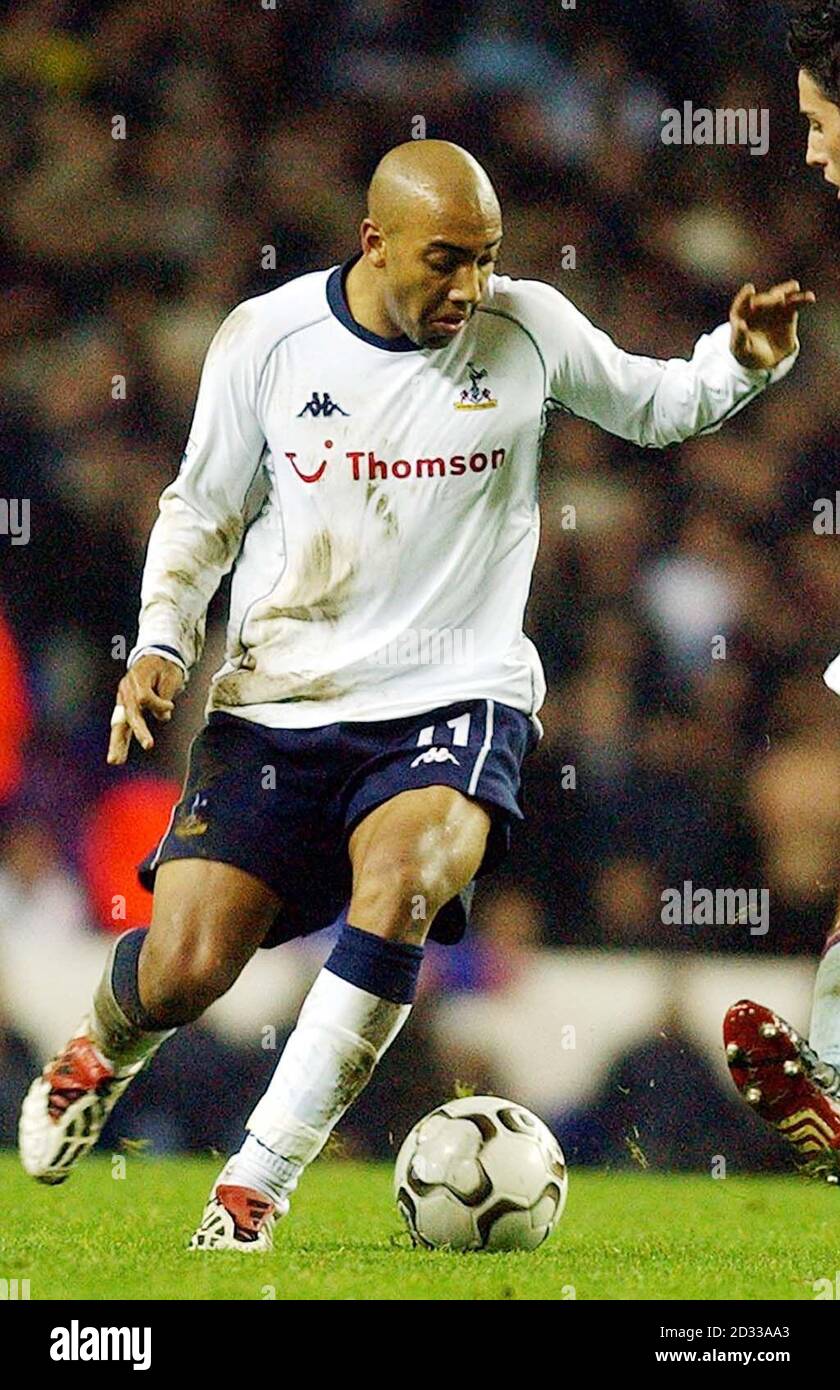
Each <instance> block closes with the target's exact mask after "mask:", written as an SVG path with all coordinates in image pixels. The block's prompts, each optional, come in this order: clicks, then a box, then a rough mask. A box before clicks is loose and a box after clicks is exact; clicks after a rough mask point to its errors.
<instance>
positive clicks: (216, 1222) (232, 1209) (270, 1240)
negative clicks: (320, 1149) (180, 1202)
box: [189, 1159, 289, 1255]
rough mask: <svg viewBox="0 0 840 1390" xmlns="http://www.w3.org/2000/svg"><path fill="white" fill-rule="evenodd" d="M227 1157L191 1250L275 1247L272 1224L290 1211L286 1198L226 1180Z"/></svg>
mask: <svg viewBox="0 0 840 1390" xmlns="http://www.w3.org/2000/svg"><path fill="white" fill-rule="evenodd" d="M232 1163H233V1160H232V1159H229V1160H228V1162H227V1163H226V1164H225V1166H224V1168H223V1169H222V1171H221V1173H220V1174H219V1176H218V1177H217V1179H216V1181H215V1182H214V1184H213V1186H212V1188H211V1190H210V1196H209V1198H208V1200H207V1205H206V1206H205V1208H204V1215H203V1216H202V1218H201V1224H200V1226H199V1227H198V1229H197V1230H196V1232H195V1233H194V1235H193V1237H192V1239H191V1241H190V1244H189V1249H190V1250H241V1251H242V1252H243V1253H245V1254H248V1255H264V1254H266V1253H267V1252H268V1251H269V1250H271V1249H272V1248H273V1246H274V1224H275V1222H276V1220H277V1218H278V1217H279V1216H285V1215H286V1213H287V1212H288V1210H289V1202H288V1200H287V1199H286V1198H283V1199H282V1201H280V1202H279V1203H278V1202H274V1201H272V1200H271V1198H270V1197H266V1195H265V1193H263V1192H258V1191H257V1190H256V1188H254V1187H239V1186H238V1185H237V1184H235V1183H229V1182H228V1181H227V1178H228V1174H229V1170H230V1168H231V1166H232Z"/></svg>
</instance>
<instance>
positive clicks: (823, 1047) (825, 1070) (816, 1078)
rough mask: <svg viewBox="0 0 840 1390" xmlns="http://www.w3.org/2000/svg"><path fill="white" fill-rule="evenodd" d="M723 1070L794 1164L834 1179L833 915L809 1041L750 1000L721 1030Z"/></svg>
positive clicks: (837, 1044) (839, 1084)
mask: <svg viewBox="0 0 840 1390" xmlns="http://www.w3.org/2000/svg"><path fill="white" fill-rule="evenodd" d="M723 1037H724V1043H725V1045H726V1058H727V1061H728V1063H729V1070H730V1072H731V1075H732V1079H733V1081H734V1082H735V1085H736V1086H737V1088H738V1090H739V1091H740V1093H741V1095H742V1096H743V1097H744V1100H745V1101H746V1102H747V1104H748V1105H750V1106H752V1108H753V1109H754V1110H755V1111H756V1112H757V1114H759V1115H761V1117H762V1119H765V1120H767V1121H768V1123H769V1124H771V1125H773V1126H774V1128H775V1129H777V1130H778V1131H779V1133H780V1134H782V1135H783V1136H784V1137H785V1138H786V1139H787V1140H789V1142H790V1144H791V1145H792V1147H793V1149H794V1151H795V1153H796V1154H797V1156H798V1158H799V1159H800V1161H801V1162H802V1163H803V1164H804V1165H805V1166H806V1167H808V1168H809V1169H810V1170H811V1171H813V1172H816V1173H821V1174H824V1175H825V1176H826V1177H828V1178H830V1179H831V1180H832V1181H833V1182H836V1181H837V1180H838V1177H840V1069H838V1068H840V916H839V917H838V918H837V919H835V922H834V925H833V927H832V929H831V931H830V933H829V935H828V940H827V941H826V945H825V950H824V951H823V956H822V960H821V961H820V965H819V969H818V970H817V979H816V984H815V987H814V1004H813V1012H812V1015H811V1036H810V1040H809V1041H808V1042H806V1041H805V1039H804V1038H802V1037H800V1035H799V1034H798V1033H797V1032H796V1030H795V1029H794V1028H792V1027H791V1026H790V1024H789V1023H786V1022H785V1021H784V1019H783V1018H780V1017H779V1015H778V1014H776V1013H774V1012H773V1011H772V1010H771V1009H768V1008H766V1007H765V1006H764V1005H763V1004H756V1003H754V1002H753V1001H752V1000H751V999H742V1000H740V1001H739V1003H737V1004H733V1006H732V1008H731V1009H729V1010H728V1012H727V1014H726V1018H725V1019H724V1024H723Z"/></svg>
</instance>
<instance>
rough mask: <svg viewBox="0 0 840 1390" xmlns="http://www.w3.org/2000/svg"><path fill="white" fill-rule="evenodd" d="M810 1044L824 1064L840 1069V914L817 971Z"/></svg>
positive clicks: (829, 935)
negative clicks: (828, 1063) (829, 1063)
mask: <svg viewBox="0 0 840 1390" xmlns="http://www.w3.org/2000/svg"><path fill="white" fill-rule="evenodd" d="M810 1042H811V1046H812V1048H813V1049H814V1051H815V1052H816V1053H817V1055H818V1056H819V1057H820V1059H821V1060H822V1061H823V1062H831V1063H832V1065H833V1066H835V1067H840V911H838V913H837V916H836V917H835V919H834V923H833V925H832V928H831V931H830V932H829V934H828V937H827V939H826V943H825V947H824V948H823V953H822V957H821V959H820V963H819V967H818V969H817V978H816V981H815V983H814V1003H813V1009H812V1012H811V1036H810Z"/></svg>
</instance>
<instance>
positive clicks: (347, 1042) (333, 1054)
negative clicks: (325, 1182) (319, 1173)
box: [226, 969, 411, 1201]
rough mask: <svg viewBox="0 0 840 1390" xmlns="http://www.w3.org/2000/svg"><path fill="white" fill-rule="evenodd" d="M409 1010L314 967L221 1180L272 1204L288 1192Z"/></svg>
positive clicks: (404, 1019)
mask: <svg viewBox="0 0 840 1390" xmlns="http://www.w3.org/2000/svg"><path fill="white" fill-rule="evenodd" d="M410 1012H411V1005H410V1004H394V1003H392V1002H391V1000H390V999H378V998H377V997H376V995H373V994H368V992H367V990H364V989H359V988H358V986H357V985H351V984H349V983H348V981H347V980H342V979H341V978H340V976H338V975H334V974H333V973H332V971H330V970H326V969H324V970H322V971H321V972H320V974H319V975H318V978H317V979H316V981H315V983H314V985H313V986H312V988H311V990H310V991H309V994H308V995H307V996H306V999H305V1000H304V1004H303V1008H302V1009H301V1011H300V1016H299V1018H298V1022H297V1027H296V1028H295V1031H294V1032H293V1033H292V1035H291V1037H290V1038H289V1040H288V1042H287V1043H286V1046H285V1048H284V1049H283V1053H282V1056H281V1058H280V1061H279V1062H278V1063H277V1067H276V1069H275V1072H274V1075H273V1077H272V1078H271V1081H270V1082H269V1085H268V1089H267V1090H266V1092H265V1094H264V1095H263V1097H262V1099H261V1100H260V1101H259V1102H258V1103H257V1106H256V1108H255V1110H254V1111H253V1114H252V1115H251V1117H250V1119H249V1120H248V1131H249V1133H248V1137H247V1139H246V1140H245V1143H244V1144H243V1146H242V1148H241V1149H240V1150H239V1153H238V1154H235V1155H234V1157H233V1159H232V1160H231V1163H230V1167H229V1170H228V1173H227V1176H226V1181H227V1182H232V1183H235V1184H236V1185H238V1186H242V1187H254V1188H256V1189H257V1191H258V1192H263V1193H265V1195H266V1196H267V1197H271V1198H272V1199H273V1200H274V1201H279V1200H280V1199H281V1198H283V1197H285V1196H286V1195H287V1194H288V1193H290V1192H293V1191H294V1189H295V1188H296V1187H297V1184H298V1179H299V1177H300V1175H301V1173H302V1172H303V1170H304V1168H305V1167H306V1165H307V1164H308V1163H311V1162H312V1160H313V1158H315V1157H316V1156H317V1155H318V1154H319V1153H320V1152H321V1149H322V1148H323V1147H324V1144H325V1143H326V1142H327V1139H328V1137H329V1135H330V1133H331V1131H332V1129H333V1128H334V1126H335V1125H336V1124H337V1123H338V1121H339V1120H340V1119H341V1117H342V1115H343V1114H344V1112H345V1110H347V1108H348V1107H349V1106H350V1105H351V1104H352V1103H353V1101H354V1100H355V1099H356V1097H357V1096H358V1095H359V1094H360V1092H361V1091H362V1090H363V1089H364V1087H365V1086H366V1085H367V1082H368V1081H369V1080H370V1077H371V1074H372V1072H373V1069H374V1067H375V1066H376V1064H377V1062H378V1061H379V1059H380V1057H382V1056H383V1054H384V1053H385V1052H386V1050H387V1049H388V1047H389V1046H390V1045H391V1043H392V1042H393V1041H394V1038H395V1037H396V1036H397V1034H398V1033H399V1031H400V1029H401V1028H402V1026H403V1024H404V1023H405V1021H406V1019H407V1018H408V1015H409V1014H410Z"/></svg>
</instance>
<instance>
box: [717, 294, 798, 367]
mask: <svg viewBox="0 0 840 1390" xmlns="http://www.w3.org/2000/svg"><path fill="white" fill-rule="evenodd" d="M816 299H817V296H816V295H815V294H814V291H813V290H803V289H800V287H799V281H798V280H785V282H784V284H781V285H771V287H770V289H769V290H766V291H764V292H762V293H761V294H759V293H758V292H757V290H756V288H755V285H752V284H749V285H742V286H741V288H740V289H739V291H738V293H737V294H736V296H735V298H734V299H733V301H732V307H731V309H730V310H729V322H730V323H731V325H732V337H731V339H730V344H729V346H730V348H731V350H732V353H733V356H735V357H737V359H738V361H739V362H740V363H741V366H742V367H762V368H764V369H765V370H767V371H770V370H772V368H773V367H775V366H777V365H778V363H779V362H781V361H782V358H784V357H788V356H789V355H790V353H792V352H793V351H794V349H795V347H796V343H797V338H796V325H797V322H798V320H799V313H798V310H799V307H800V305H802V304H814V303H816Z"/></svg>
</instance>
